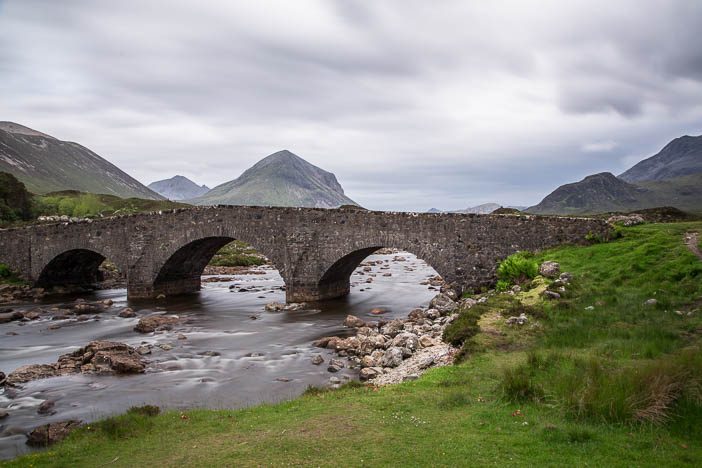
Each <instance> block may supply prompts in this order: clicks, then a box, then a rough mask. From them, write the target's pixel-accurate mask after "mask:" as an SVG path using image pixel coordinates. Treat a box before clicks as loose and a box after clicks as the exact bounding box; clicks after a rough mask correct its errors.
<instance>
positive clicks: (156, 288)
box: [153, 236, 270, 296]
mask: <svg viewBox="0 0 702 468" xmlns="http://www.w3.org/2000/svg"><path fill="white" fill-rule="evenodd" d="M233 242H237V240H236V239H234V238H233V237H219V236H216V237H205V238H202V239H198V240H195V241H192V242H189V243H187V244H185V245H183V246H182V247H180V248H179V249H178V250H176V251H175V252H174V253H173V254H172V255H171V256H170V257H169V258H168V259H167V260H166V262H165V263H164V264H163V265H162V266H161V268H160V269H159V270H158V274H157V275H156V278H155V280H154V282H153V295H155V296H158V295H160V294H164V295H166V296H172V295H178V294H187V293H193V292H196V291H199V290H200V289H201V284H202V279H201V277H202V275H203V272H204V271H205V268H206V267H207V266H208V264H209V263H210V261H211V260H212V258H213V257H214V256H215V255H216V254H217V253H218V252H220V251H221V250H222V248H223V247H226V246H227V245H229V244H231V243H233ZM266 260H267V262H270V261H269V260H268V259H267V258H266Z"/></svg>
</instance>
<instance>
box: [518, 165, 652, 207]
mask: <svg viewBox="0 0 702 468" xmlns="http://www.w3.org/2000/svg"><path fill="white" fill-rule="evenodd" d="M649 196H650V194H649V193H648V191H647V190H645V189H643V188H641V187H637V186H635V185H632V184H629V183H627V182H624V181H623V180H620V179H618V178H617V177H615V176H614V174H611V173H609V172H602V173H600V174H594V175H591V176H587V177H585V178H584V179H583V180H581V181H580V182H575V183H572V184H566V185H561V186H560V187H558V188H557V189H556V190H554V191H553V192H551V193H550V194H549V195H548V196H547V197H546V198H544V199H543V200H542V201H541V203H539V204H538V205H536V206H532V207H530V208H528V209H527V211H528V212H529V213H535V214H580V213H598V212H605V211H628V210H629V209H630V208H631V209H636V208H640V207H641V206H640V204H639V201H640V200H641V199H642V198H647V197H649Z"/></svg>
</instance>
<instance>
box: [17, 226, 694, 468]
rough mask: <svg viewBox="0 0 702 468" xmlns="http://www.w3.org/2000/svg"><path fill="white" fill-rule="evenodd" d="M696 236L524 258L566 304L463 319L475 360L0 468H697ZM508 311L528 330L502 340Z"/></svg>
mask: <svg viewBox="0 0 702 468" xmlns="http://www.w3.org/2000/svg"><path fill="white" fill-rule="evenodd" d="M701 228H702V223H680V224H666V225H643V226H637V227H634V228H626V229H622V237H621V238H619V239H617V240H616V241H613V242H610V243H601V244H594V245H591V246H588V247H569V246H567V247H561V248H558V249H554V250H551V251H548V252H545V253H541V254H538V255H537V257H536V258H537V260H539V261H541V260H544V259H548V260H554V261H558V262H560V263H561V269H562V270H563V271H570V272H572V273H574V274H575V280H574V283H573V285H572V287H571V289H572V293H571V294H568V295H567V297H566V298H564V299H562V300H560V301H549V302H546V303H543V302H541V301H540V300H539V299H538V297H539V296H538V293H539V291H541V290H543V289H544V287H545V286H546V285H545V284H544V283H543V282H540V281H539V280H538V278H537V280H535V284H534V286H533V287H532V289H531V290H529V291H526V292H524V293H522V294H521V295H520V296H519V297H518V298H517V299H519V300H520V301H521V302H522V303H523V304H522V303H518V302H517V300H516V299H515V298H514V297H513V296H509V295H507V294H500V295H497V296H494V297H493V298H491V299H490V300H489V301H488V303H487V304H483V305H480V306H476V307H474V308H473V309H470V310H469V311H466V313H470V317H469V318H470V319H469V318H465V319H462V320H464V321H465V322H462V323H465V325H466V327H468V328H471V329H472V330H473V327H474V325H475V320H474V318H475V314H476V313H477V311H479V320H478V323H479V325H480V330H481V331H480V332H479V333H478V334H477V335H471V334H470V333H469V334H467V335H466V338H465V341H464V344H465V343H467V342H473V343H474V344H475V345H476V346H475V348H473V349H472V350H471V351H470V352H468V353H466V356H465V361H464V362H463V363H462V364H460V365H455V366H449V367H445V368H440V369H434V370H432V371H430V372H428V373H427V374H425V375H424V376H422V378H421V379H419V380H418V381H414V382H407V383H403V384H400V385H396V386H391V387H385V388H380V389H376V388H373V387H359V386H358V385H357V384H356V385H353V386H347V387H344V388H342V389H341V390H338V391H320V390H310V391H308V392H306V394H305V395H304V396H302V397H300V398H298V399H295V400H292V401H289V402H285V403H281V404H276V405H263V406H258V407H255V408H250V409H245V410H238V411H227V410H221V411H208V410H192V411H187V412H185V413H178V412H166V413H162V414H159V415H157V416H146V415H144V414H141V413H139V412H134V411H132V412H130V413H128V414H125V415H122V416H118V417H115V418H110V419H108V420H107V421H102V422H99V423H96V424H91V425H89V426H87V427H84V428H82V429H80V430H79V431H78V432H77V433H75V434H74V435H72V436H71V437H69V439H68V440H66V441H64V442H63V443H61V444H60V445H58V446H56V447H54V448H52V449H50V450H48V451H44V452H40V453H36V454H31V455H28V456H25V457H22V458H19V459H17V460H14V461H10V462H8V463H7V464H6V465H7V466H66V467H68V466H71V467H72V466H104V465H109V466H148V465H158V466H176V465H177V466H181V465H185V466H227V465H236V466H262V465H263V466H270V465H273V466H277V465H289V464H292V465H304V466H337V465H339V464H343V465H350V466H359V465H372V466H425V465H427V466H465V465H467V464H470V465H474V466H488V465H490V466H495V465H497V466H627V467H628V466H690V465H693V466H694V465H696V466H699V465H701V464H702V425H700V424H699V421H700V420H701V419H702V401H700V396H701V393H700V387H699V384H700V382H701V381H702V380H701V379H702V372H700V366H701V362H702V358H700V357H699V356H700V353H699V352H698V348H699V344H700V333H701V331H702V321H701V319H700V315H702V312H700V297H701V296H702V262H700V261H699V260H698V259H697V258H696V257H694V256H693V255H692V254H691V253H690V252H689V251H688V250H687V249H686V248H685V247H684V246H683V243H682V239H683V233H684V232H686V231H689V230H700V229H701ZM651 297H655V298H656V299H657V300H658V304H657V305H655V306H644V305H643V302H644V301H645V300H646V299H649V298H651ZM589 306H592V309H588V307H589ZM520 310H524V311H526V313H527V315H528V316H529V317H530V321H529V323H528V324H527V325H524V326H523V327H522V328H514V327H506V326H505V325H504V318H505V317H507V316H510V315H512V314H518V312H519V311H520ZM676 310H677V311H680V314H678V313H676V312H675V311H676ZM688 312H689V314H688ZM454 331H456V336H459V335H461V332H460V331H459V330H454ZM468 335H470V336H468ZM641 415H644V416H646V415H654V416H656V417H653V418H648V419H647V418H646V417H641ZM660 415H663V417H658V416H660Z"/></svg>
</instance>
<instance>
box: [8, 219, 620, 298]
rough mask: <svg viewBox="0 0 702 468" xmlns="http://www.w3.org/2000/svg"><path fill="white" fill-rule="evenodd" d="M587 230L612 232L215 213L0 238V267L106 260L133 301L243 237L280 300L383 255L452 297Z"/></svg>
mask: <svg viewBox="0 0 702 468" xmlns="http://www.w3.org/2000/svg"><path fill="white" fill-rule="evenodd" d="M588 233H592V234H596V235H600V236H602V237H604V238H606V237H608V236H609V228H608V225H607V224H606V223H605V222H603V221H599V220H592V219H580V218H557V217H542V216H526V215H524V216H511V215H472V214H451V213H439V214H433V213H432V214H430V213H422V214H419V213H395V212H379V211H366V210H363V209H358V208H340V209H335V210H327V209H316V208H271V207H249V206H218V207H201V208H192V209H190V208H188V209H179V210H174V211H166V212H159V213H148V214H137V215H129V216H120V217H113V218H106V219H104V220H97V221H92V222H88V221H81V222H76V223H58V224H44V225H35V226H31V227H25V228H18V229H8V230H0V263H6V264H8V265H10V267H11V268H13V269H14V270H15V271H17V272H18V273H19V274H20V275H21V276H23V277H24V278H25V279H27V280H29V281H30V282H32V283H33V284H34V285H36V286H38V287H50V286H54V285H90V284H94V283H95V282H97V281H98V279H99V277H100V273H99V271H98V267H99V265H100V264H101V263H102V262H103V260H105V259H109V260H110V261H111V262H113V263H114V264H116V265H117V267H118V268H119V269H120V271H121V272H123V273H124V274H126V279H127V290H128V296H129V298H130V299H136V298H149V297H155V296H158V295H159V294H165V295H175V294H182V293H189V292H194V291H197V290H199V289H200V275H201V274H202V271H203V269H204V268H205V266H206V265H207V263H208V262H209V260H210V259H211V258H212V256H213V255H214V254H215V253H216V252H217V251H218V250H219V249H220V248H221V247H222V246H224V245H226V244H227V243H229V242H231V241H232V240H241V241H244V242H247V243H249V244H251V245H252V246H253V247H254V248H256V249H257V250H258V251H259V252H261V253H262V254H264V255H265V256H266V257H268V259H270V261H271V262H272V263H273V265H274V266H275V267H276V268H277V269H278V270H279V272H280V274H281V276H282V277H283V279H284V280H285V284H286V298H287V300H288V301H289V302H301V301H315V300H324V299H330V298H335V297H340V296H343V295H345V294H348V292H349V277H350V275H351V273H352V272H353V270H354V269H355V268H356V267H357V266H358V264H359V263H360V262H361V261H363V259H364V258H366V257H367V256H368V255H370V254H372V253H373V252H374V251H376V250H378V249H380V248H383V247H394V248H398V249H401V250H404V251H408V252H411V253H413V254H415V255H417V256H418V257H419V258H421V259H423V260H424V261H426V262H427V263H428V264H429V265H431V266H432V267H433V268H434V269H435V270H436V271H437V272H438V273H439V274H440V275H441V276H442V277H443V278H444V279H445V280H446V282H447V283H448V284H449V285H450V287H452V288H454V289H455V290H456V291H457V292H459V293H460V292H461V291H463V290H466V289H469V288H477V287H480V286H486V285H489V284H491V283H492V282H493V281H494V279H495V278H494V277H495V270H496V266H497V263H498V261H499V260H501V259H503V258H504V257H506V256H508V255H510V254H512V253H514V252H517V251H519V250H532V251H534V250H540V249H544V248H548V247H552V246H555V245H558V244H563V243H582V242H584V241H585V236H586V235H587V234H588Z"/></svg>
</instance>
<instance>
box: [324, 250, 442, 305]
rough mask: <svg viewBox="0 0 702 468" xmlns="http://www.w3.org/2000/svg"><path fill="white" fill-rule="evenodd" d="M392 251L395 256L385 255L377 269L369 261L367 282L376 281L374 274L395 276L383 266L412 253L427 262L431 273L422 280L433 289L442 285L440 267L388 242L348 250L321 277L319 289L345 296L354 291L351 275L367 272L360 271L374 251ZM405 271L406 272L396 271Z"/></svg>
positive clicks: (329, 294)
mask: <svg viewBox="0 0 702 468" xmlns="http://www.w3.org/2000/svg"><path fill="white" fill-rule="evenodd" d="M384 251H385V252H389V251H393V252H392V254H391V255H392V257H391V259H390V260H389V259H387V258H386V259H385V260H384V266H380V269H379V270H377V271H374V270H373V266H372V265H368V266H366V267H365V269H368V270H369V271H368V274H367V275H365V278H366V280H365V281H366V282H369V283H370V282H372V281H373V279H374V278H376V277H378V276H379V277H383V276H391V274H390V273H389V271H388V272H387V273H384V272H383V270H384V269H387V268H389V266H388V265H387V263H388V262H394V261H401V262H404V261H405V257H406V256H411V257H416V259H417V260H418V261H420V262H422V263H424V264H426V266H427V273H428V274H427V275H426V276H425V277H424V278H423V280H422V282H421V283H420V284H421V285H423V286H429V287H430V288H431V289H434V288H436V289H437V290H438V288H439V287H440V286H441V284H443V280H440V278H441V275H440V273H439V270H438V269H437V268H436V267H435V266H434V265H432V264H431V263H429V262H428V261H426V259H424V258H422V257H419V256H416V255H415V254H414V253H412V252H409V251H407V250H404V249H394V248H392V247H391V248H387V247H384V246H373V247H366V248H361V249H358V250H355V251H353V252H351V253H348V254H346V255H344V256H343V257H341V258H340V259H338V260H337V261H336V262H334V263H333V264H332V265H331V266H330V267H329V268H328V269H327V270H326V271H325V272H324V274H323V275H322V277H321V278H320V280H319V282H318V284H317V289H318V292H319V296H320V298H321V299H332V298H338V297H343V296H346V295H348V294H349V293H350V291H351V283H352V282H351V278H352V275H354V272H355V271H356V272H357V274H360V275H363V274H364V273H363V272H362V271H357V269H359V266H360V265H363V264H364V262H365V261H366V259H368V258H369V257H371V256H372V255H374V254H381V253H384ZM371 264H374V265H375V266H378V265H381V263H380V261H378V262H377V263H375V262H371ZM398 274H399V275H401V274H402V273H401V272H400V273H396V275H398Z"/></svg>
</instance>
